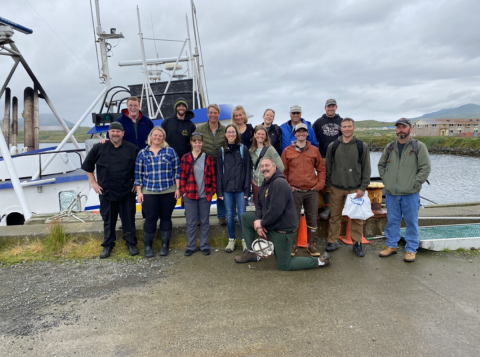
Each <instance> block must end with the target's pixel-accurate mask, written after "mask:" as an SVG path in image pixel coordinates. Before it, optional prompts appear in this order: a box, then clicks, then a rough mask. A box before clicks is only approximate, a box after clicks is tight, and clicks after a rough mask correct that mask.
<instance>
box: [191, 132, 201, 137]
mask: <svg viewBox="0 0 480 357" xmlns="http://www.w3.org/2000/svg"><path fill="white" fill-rule="evenodd" d="M194 135H199V136H202V137H203V134H202V133H197V132H195V133H192V135H191V136H194Z"/></svg>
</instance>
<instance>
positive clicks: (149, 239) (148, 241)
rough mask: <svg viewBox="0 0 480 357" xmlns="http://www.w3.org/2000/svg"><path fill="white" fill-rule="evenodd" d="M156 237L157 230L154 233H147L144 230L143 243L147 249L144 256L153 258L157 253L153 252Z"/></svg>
mask: <svg viewBox="0 0 480 357" xmlns="http://www.w3.org/2000/svg"><path fill="white" fill-rule="evenodd" d="M154 238H155V232H154V233H147V232H145V231H144V232H143V245H144V246H145V249H144V251H143V256H144V257H145V258H153V257H154V255H155V254H153V249H152V244H153V239H154Z"/></svg>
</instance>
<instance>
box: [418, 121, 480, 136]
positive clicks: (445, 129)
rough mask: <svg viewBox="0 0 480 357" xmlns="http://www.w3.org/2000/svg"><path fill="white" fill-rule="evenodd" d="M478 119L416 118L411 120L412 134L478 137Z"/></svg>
mask: <svg viewBox="0 0 480 357" xmlns="http://www.w3.org/2000/svg"><path fill="white" fill-rule="evenodd" d="M479 123H480V119H418V120H416V121H414V122H413V136H467V137H468V136H474V137H478V124H479Z"/></svg>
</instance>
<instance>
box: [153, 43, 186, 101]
mask: <svg viewBox="0 0 480 357" xmlns="http://www.w3.org/2000/svg"><path fill="white" fill-rule="evenodd" d="M186 44H187V40H185V41H184V42H183V46H182V49H181V51H180V54H179V55H178V57H177V61H176V62H175V66H174V67H173V72H172V76H171V77H170V79H169V80H168V83H167V86H166V87H165V91H164V92H163V94H166V93H167V91H168V87H170V83H171V82H172V78H173V76H174V75H175V71H176V70H177V65H178V60H179V59H180V57H181V56H182V53H183V49H184V48H185V45H186ZM164 99H165V96H162V100H161V101H160V105H159V106H158V109H160V108H161V107H162V104H163V100H164Z"/></svg>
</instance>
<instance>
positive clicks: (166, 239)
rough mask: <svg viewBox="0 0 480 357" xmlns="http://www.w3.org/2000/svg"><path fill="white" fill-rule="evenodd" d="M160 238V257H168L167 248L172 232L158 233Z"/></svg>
mask: <svg viewBox="0 0 480 357" xmlns="http://www.w3.org/2000/svg"><path fill="white" fill-rule="evenodd" d="M160 238H162V249H160V255H161V256H162V257H164V256H166V255H168V247H169V246H170V239H171V238H172V230H169V231H160Z"/></svg>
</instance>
